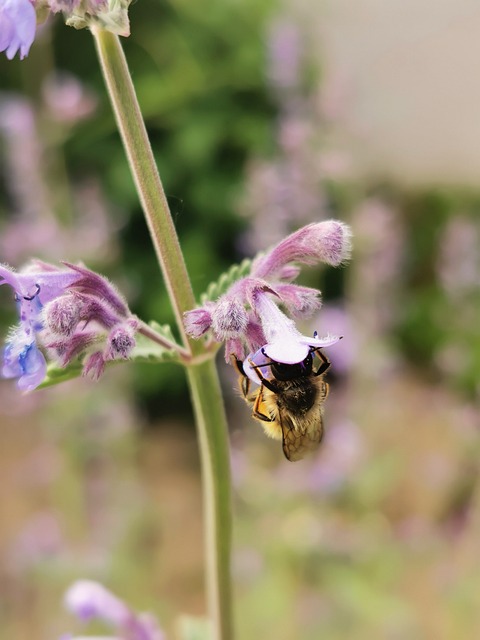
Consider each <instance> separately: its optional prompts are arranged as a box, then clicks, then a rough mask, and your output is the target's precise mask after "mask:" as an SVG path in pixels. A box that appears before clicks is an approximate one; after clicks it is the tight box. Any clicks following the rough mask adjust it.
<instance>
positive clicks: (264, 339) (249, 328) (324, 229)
mask: <svg viewBox="0 0 480 640" xmlns="http://www.w3.org/2000/svg"><path fill="white" fill-rule="evenodd" d="M349 252H350V229H349V227H348V226H347V225H345V224H343V223H342V222H338V221H336V220H328V221H326V222H319V223H315V224H310V225H307V226H306V227H303V228H302V229H299V230H298V231H296V232H295V233H293V234H291V235H290V236H288V237H287V238H285V240H283V241H282V242H280V243H279V244H277V245H276V246H275V247H273V249H271V250H270V251H268V252H267V253H265V254H263V255H260V256H259V257H257V258H256V259H255V260H254V261H253V264H252V268H251V272H250V275H249V276H247V277H244V278H241V279H240V280H237V281H236V282H234V283H233V284H232V285H231V286H230V288H229V289H228V291H227V292H226V293H225V294H223V295H222V296H220V297H219V298H218V300H216V301H215V302H207V303H206V304H205V305H204V306H203V307H199V308H197V309H193V310H191V311H188V312H187V313H186V314H185V316H184V323H185V328H186V331H187V333H188V334H189V335H190V336H192V337H194V338H200V337H201V336H202V335H206V334H207V333H208V332H210V334H211V337H213V338H214V339H215V340H216V341H218V342H223V341H225V359H226V360H227V361H228V360H229V359H230V358H231V356H232V355H234V356H235V357H236V358H238V359H239V360H245V362H244V369H245V373H246V374H247V375H248V376H249V377H250V378H251V379H252V380H254V381H255V382H259V379H258V376H257V375H256V373H255V371H254V370H253V369H252V368H251V367H250V365H249V362H248V361H252V362H253V363H255V364H261V362H260V359H261V361H262V362H263V361H265V356H268V357H269V358H270V359H271V360H275V361H276V362H282V363H284V364H296V363H299V362H302V361H303V360H304V359H305V358H306V357H307V355H308V353H309V352H310V349H311V347H327V346H330V345H332V344H335V343H336V342H337V341H338V340H339V339H340V338H339V337H337V336H326V337H324V338H319V337H318V336H317V334H316V333H315V334H314V336H313V337H309V336H304V335H302V334H301V333H300V332H299V331H298V329H297V328H296V326H295V323H294V321H293V320H292V319H290V318H289V317H287V316H286V315H285V314H284V313H283V311H281V310H280V308H279V306H278V305H282V306H284V307H285V308H286V309H287V310H288V312H289V313H290V314H291V315H292V316H295V317H305V316H308V315H309V314H311V313H312V312H313V311H315V310H316V309H318V308H319V307H320V294H319V292H318V291H317V290H316V289H311V288H309V287H302V286H299V285H297V284H293V282H292V280H294V278H296V277H297V276H298V274H299V272H300V267H299V266H297V264H292V263H294V262H295V263H300V264H307V265H312V264H315V263H316V262H320V261H323V262H326V263H327V264H331V265H339V264H341V263H342V262H343V261H344V260H346V259H347V258H348V256H349ZM247 353H249V356H248V358H247V359H245V357H246V354H247Z"/></svg>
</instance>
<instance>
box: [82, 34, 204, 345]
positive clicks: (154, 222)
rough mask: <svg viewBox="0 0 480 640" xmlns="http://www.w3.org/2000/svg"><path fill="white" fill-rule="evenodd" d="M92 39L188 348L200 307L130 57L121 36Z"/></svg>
mask: <svg viewBox="0 0 480 640" xmlns="http://www.w3.org/2000/svg"><path fill="white" fill-rule="evenodd" d="M92 33H93V35H94V39H95V44H96V47H97V53H98V57H99V59H100V63H101V67H102V71H103V76H104V79H105V83H106V85H107V88H108V92H109V94H110V100H111V102H112V106H113V110H114V112H115V117H116V120H117V124H118V128H119V131H120V135H121V137H122V141H123V144H124V147H125V151H126V153H127V157H128V161H129V163H130V169H131V171H132V175H133V179H134V181H135V186H136V187H137V191H138V194H139V197H140V201H141V203H142V207H143V212H144V214H145V218H146V221H147V224H148V228H149V231H150V235H151V237H152V241H153V245H154V247H155V251H156V254H157V258H158V261H159V264H160V266H161V269H162V272H163V277H164V280H165V285H166V287H167V289H168V293H169V296H170V300H171V302H172V305H173V309H174V311H175V317H176V320H177V325H178V328H179V331H180V333H181V335H182V340H183V344H184V345H185V346H187V345H188V344H189V341H188V338H187V335H186V334H185V330H184V328H183V322H182V313H183V312H184V311H186V310H187V309H192V308H193V307H194V306H195V298H194V296H193V291H192V288H191V285H190V279H189V277H188V274H187V269H186V266H185V261H184V259H183V254H182V251H181V249H180V244H179V242H178V237H177V232H176V230H175V226H174V224H173V220H172V216H171V213H170V209H169V206H168V203H167V199H166V197H165V192H164V190H163V186H162V182H161V180H160V176H159V174H158V169H157V166H156V164H155V158H154V156H153V152H152V148H151V146H150V141H149V139H148V135H147V130H146V128H145V123H144V121H143V117H142V114H141V111H140V106H139V104H138V100H137V96H136V93H135V88H134V86H133V82H132V78H131V75H130V72H129V70H128V65H127V61H126V58H125V54H124V52H123V49H122V46H121V44H120V41H119V39H118V36H116V35H114V34H112V33H110V32H108V31H103V30H101V29H92ZM198 345H199V343H191V344H190V346H191V348H192V350H193V351H194V352H195V350H197V351H198Z"/></svg>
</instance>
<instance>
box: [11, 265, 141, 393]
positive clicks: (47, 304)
mask: <svg viewBox="0 0 480 640" xmlns="http://www.w3.org/2000/svg"><path fill="white" fill-rule="evenodd" d="M64 264H65V268H62V269H59V268H57V267H55V266H53V265H50V264H47V263H44V262H32V263H31V264H30V265H29V266H28V267H27V268H26V269H24V270H22V271H21V272H18V273H17V272H15V271H13V270H12V269H10V268H8V267H6V266H3V265H0V285H2V284H8V285H10V286H11V287H12V289H13V290H14V292H15V299H16V301H17V306H18V313H19V318H20V321H19V323H18V325H17V326H15V327H14V328H12V329H11V331H10V333H9V335H8V337H7V341H6V346H5V349H4V352H3V368H2V376H3V377H5V378H17V379H18V382H17V385H18V387H19V388H20V389H21V390H23V391H31V390H32V389H35V387H37V386H38V385H39V384H40V383H41V382H42V381H43V379H44V378H45V375H46V370H47V363H46V360H45V356H44V354H43V352H42V351H41V350H40V348H39V345H40V346H43V347H44V349H46V351H47V353H48V354H49V355H50V356H51V357H52V358H53V359H55V360H56V361H57V362H58V364H59V365H60V366H62V367H65V366H67V365H68V364H69V363H71V362H72V361H74V360H75V359H77V358H78V357H79V356H82V355H84V356H85V358H84V360H83V374H84V375H90V376H91V377H92V378H94V379H97V378H98V377H99V376H100V375H101V374H102V373H103V371H104V368H105V364H106V363H107V362H108V361H110V360H117V359H126V358H128V357H129V355H130V353H131V351H132V349H133V348H134V346H135V332H136V330H137V328H138V321H137V320H136V318H135V317H134V316H132V314H131V313H130V311H129V309H128V306H127V304H126V302H125V301H124V299H123V298H122V297H121V296H120V294H119V293H118V292H117V291H116V289H115V288H114V287H113V285H111V284H110V283H109V282H108V281H107V280H106V279H105V278H104V277H102V276H100V275H98V274H96V273H94V272H93V271H90V270H89V269H86V268H85V267H83V266H81V265H73V264H69V263H64Z"/></svg>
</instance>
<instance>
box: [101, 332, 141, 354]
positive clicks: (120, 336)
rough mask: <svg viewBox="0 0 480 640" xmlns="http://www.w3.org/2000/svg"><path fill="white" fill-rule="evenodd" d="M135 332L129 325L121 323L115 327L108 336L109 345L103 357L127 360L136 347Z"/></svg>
mask: <svg viewBox="0 0 480 640" xmlns="http://www.w3.org/2000/svg"><path fill="white" fill-rule="evenodd" d="M134 334H135V332H134V330H133V328H132V327H130V326H128V325H120V326H118V327H114V328H113V329H112V330H111V331H110V333H109V335H108V337H107V346H106V349H105V351H104V354H103V359H104V360H105V361H108V360H118V359H119V358H121V359H122V360H127V359H128V358H129V357H130V354H131V353H132V351H133V349H134V348H135V344H136V342H135V335H134Z"/></svg>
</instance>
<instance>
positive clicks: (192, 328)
mask: <svg viewBox="0 0 480 640" xmlns="http://www.w3.org/2000/svg"><path fill="white" fill-rule="evenodd" d="M183 324H184V325H185V331H186V332H187V334H188V335H189V336H191V337H192V338H196V339H198V338H201V337H202V336H203V335H204V334H205V333H206V332H207V331H208V330H209V329H210V327H211V326H212V314H211V313H210V311H209V310H208V309H206V308H205V307H200V308H198V309H192V310H191V311H187V312H186V313H184V314H183Z"/></svg>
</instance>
